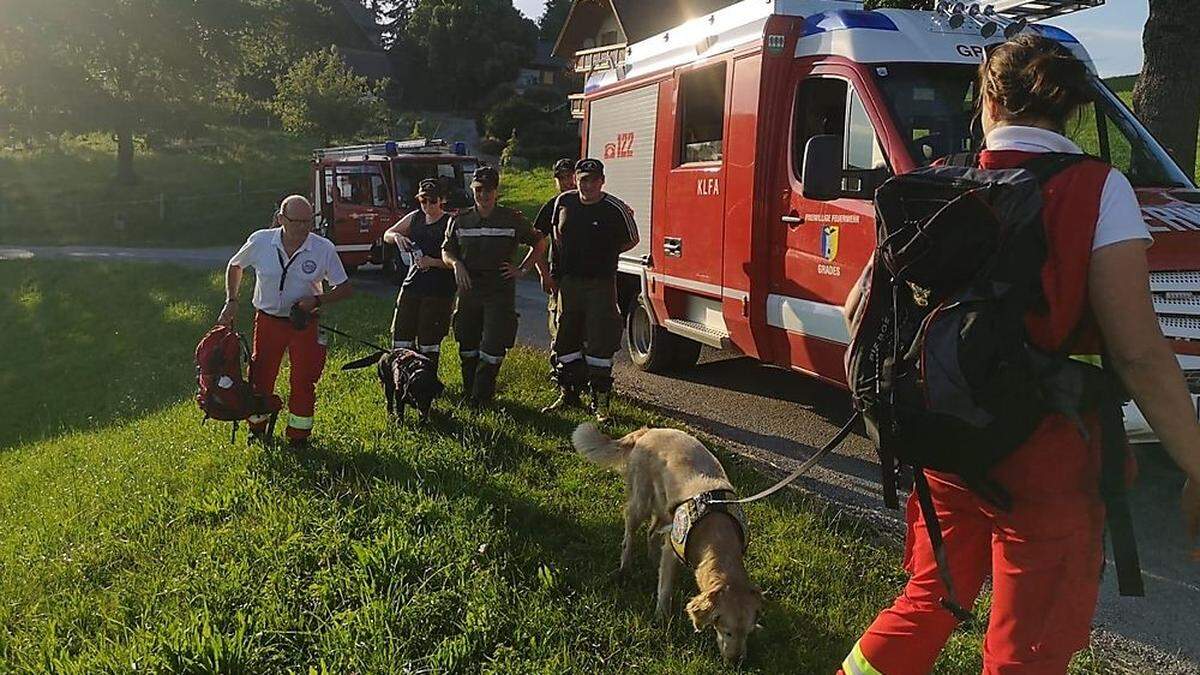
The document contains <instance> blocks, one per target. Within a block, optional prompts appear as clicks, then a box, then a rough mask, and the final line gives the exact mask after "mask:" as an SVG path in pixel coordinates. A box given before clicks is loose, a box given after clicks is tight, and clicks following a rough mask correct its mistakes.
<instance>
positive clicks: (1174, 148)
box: [1133, 0, 1200, 175]
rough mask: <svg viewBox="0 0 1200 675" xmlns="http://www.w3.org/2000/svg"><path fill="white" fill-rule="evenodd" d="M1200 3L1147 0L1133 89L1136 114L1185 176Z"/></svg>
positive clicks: (1192, 161) (1191, 148)
mask: <svg viewBox="0 0 1200 675" xmlns="http://www.w3.org/2000/svg"><path fill="white" fill-rule="evenodd" d="M1198 22H1200V2H1198V1H1197V0H1150V18H1149V20H1147V21H1146V29H1145V32H1143V33H1142V46H1143V49H1144V50H1145V55H1146V62H1145V65H1144V66H1142V74H1141V76H1140V77H1138V80H1137V85H1135V86H1134V89H1133V107H1134V110H1135V111H1136V112H1137V114H1138V117H1140V118H1141V119H1142V121H1143V122H1145V123H1146V126H1147V127H1148V128H1149V129H1150V131H1151V133H1153V134H1154V135H1155V136H1156V137H1157V138H1158V139H1159V140H1160V141H1162V143H1163V144H1164V145H1166V146H1167V149H1168V150H1169V151H1170V152H1171V154H1172V155H1173V156H1174V157H1175V161H1177V162H1179V166H1180V167H1182V168H1183V170H1184V171H1185V172H1187V174H1188V175H1193V174H1194V173H1195V170H1196V136H1197V133H1198V132H1200V69H1197V64H1198V63H1200V40H1198V39H1196V26H1197V25H1200V23H1198Z"/></svg>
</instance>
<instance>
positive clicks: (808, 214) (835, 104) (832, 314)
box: [767, 72, 888, 381]
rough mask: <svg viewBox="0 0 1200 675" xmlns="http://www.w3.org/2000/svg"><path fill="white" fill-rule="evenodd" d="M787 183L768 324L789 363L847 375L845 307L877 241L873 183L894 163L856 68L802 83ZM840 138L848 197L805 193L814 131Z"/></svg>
mask: <svg viewBox="0 0 1200 675" xmlns="http://www.w3.org/2000/svg"><path fill="white" fill-rule="evenodd" d="M791 126H792V128H791V143H790V152H788V153H780V154H781V155H783V156H784V157H785V160H784V161H786V162H787V163H788V166H787V168H786V170H784V171H780V172H779V175H781V176H784V177H785V178H784V180H786V181H787V183H788V184H787V185H786V186H785V188H784V189H782V190H779V191H777V192H776V194H780V195H782V199H783V202H782V203H781V204H780V205H779V208H778V211H779V213H780V216H779V221H780V222H778V223H772V224H771V228H772V229H771V231H772V235H771V238H770V239H771V260H770V266H771V272H770V278H771V283H770V293H769V295H768V296H767V324H768V325H769V326H772V327H773V328H775V329H777V330H776V332H775V334H774V335H775V347H776V349H775V353H776V354H779V355H785V354H786V355H788V362H787V363H786V364H783V365H788V366H790V367H793V368H797V369H800V370H804V371H807V372H810V373H814V374H816V375H818V376H820V377H822V378H825V379H828V380H834V381H842V380H843V379H844V377H845V375H844V369H843V366H842V353H843V351H844V348H845V345H846V344H847V343H848V342H849V335H848V334H847V331H846V325H845V322H844V319H843V317H842V312H841V307H842V305H843V304H844V303H845V300H846V296H847V295H848V294H849V291H850V288H851V287H852V286H853V284H854V283H855V281H856V280H857V279H858V276H859V274H860V272H861V271H862V269H863V267H864V265H865V264H866V261H867V260H868V259H869V257H870V255H871V252H872V251H873V250H874V247H875V221H874V206H873V204H872V202H871V196H872V195H873V193H874V188H875V187H876V186H878V184H879V182H880V181H881V179H882V178H883V177H884V176H886V175H887V172H888V168H887V167H888V164H887V160H886V158H885V156H884V153H883V151H882V149H881V146H880V143H879V142H878V139H877V137H876V133H875V126H874V124H873V122H872V120H871V117H870V115H869V114H868V112H867V107H866V106H865V105H864V103H863V98H862V96H861V95H860V94H859V93H858V91H857V90H856V89H855V86H854V83H853V82H852V80H851V78H850V73H840V72H828V73H817V74H814V75H810V76H809V77H808V78H806V79H804V80H802V81H801V82H800V84H799V86H798V87H797V90H796V97H795V101H794V104H793V112H792V124H791ZM822 134H832V135H836V136H838V137H840V138H841V140H842V157H843V163H842V170H843V177H842V198H840V199H836V200H833V201H829V202H822V201H816V200H810V199H806V198H805V197H804V195H803V185H802V184H801V171H802V168H803V163H804V148H805V146H806V144H807V143H808V140H809V139H811V138H812V137H813V136H817V135H822Z"/></svg>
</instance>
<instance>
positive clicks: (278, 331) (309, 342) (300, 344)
mask: <svg viewBox="0 0 1200 675" xmlns="http://www.w3.org/2000/svg"><path fill="white" fill-rule="evenodd" d="M317 331H318V326H317V322H316V321H315V320H313V321H309V322H308V327H307V328H305V329H304V330H299V331H298V330H296V329H295V328H293V327H292V323H291V321H289V320H288V319H283V318H279V317H276V316H271V315H270V314H267V313H265V312H261V311H260V312H256V313H255V314H254V347H253V354H251V356H250V384H251V385H252V386H253V387H254V391H255V393H258V394H270V393H273V392H274V391H275V380H276V378H278V377H279V366H280V364H282V363H283V355H284V353H285V352H286V353H287V355H288V360H289V361H290V362H291V366H292V371H291V379H290V381H291V393H290V394H289V395H288V404H287V407H288V413H289V414H290V417H289V418H288V426H287V437H288V439H291V440H301V439H305V438H308V437H309V435H310V434H312V428H313V412H314V408H315V407H316V403H317V380H320V379H321V372H322V371H323V370H324V369H325V352H326V349H325V347H324V346H323V345H321V344H320V343H319V342H318V340H317V336H318V332H317ZM266 426H267V422H266V421H261V422H258V423H255V422H251V424H250V429H251V431H255V432H262V431H265V430H266Z"/></svg>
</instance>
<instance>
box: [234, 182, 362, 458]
mask: <svg viewBox="0 0 1200 675" xmlns="http://www.w3.org/2000/svg"><path fill="white" fill-rule="evenodd" d="M274 225H275V227H272V228H270V229H266V230H259V231H257V232H255V233H253V234H251V235H250V238H249V239H247V240H246V243H245V244H243V245H242V248H241V249H240V250H239V251H238V252H237V253H235V254H234V256H233V258H231V259H230V260H229V265H228V267H227V268H226V270H225V306H224V308H222V310H221V316H220V318H218V319H217V322H218V323H220V324H223V325H226V326H233V325H234V323H235V322H236V319H237V309H238V294H239V288H240V286H241V283H242V274H243V271H244V270H245V268H247V267H253V268H254V273H255V283H254V309H255V312H254V343H253V348H252V350H251V352H252V353H251V356H250V384H251V386H253V387H254V391H255V392H256V393H259V394H270V393H272V392H273V391H274V389H275V380H276V378H277V377H279V367H280V364H281V363H282V362H283V356H284V354H285V353H286V354H287V356H288V359H289V361H290V362H291V392H290V394H289V396H288V404H287V407H288V412H289V413H290V417H289V418H288V426H287V438H288V441H289V442H290V443H291V444H292V445H293V446H302V445H305V444H306V443H307V442H308V438H309V435H311V434H312V428H313V412H314V409H315V406H316V400H317V381H318V380H320V379H321V371H322V370H324V368H325V353H326V347H325V344H324V338H323V337H322V336H321V335H320V333H319V327H318V324H317V318H316V317H317V315H318V314H319V313H320V311H321V310H322V308H323V307H325V306H326V305H330V304H333V303H335V302H339V301H341V300H344V299H345V298H346V297H347V296H349V295H350V292H351V287H350V284H349V279H348V277H347V276H346V270H345V269H344V268H343V267H342V262H341V260H340V259H338V255H337V251H336V250H335V249H334V246H333V243H332V242H330V241H329V240H328V239H325V238H324V237H321V236H319V235H317V234H315V233H313V232H312V226H313V209H312V205H311V204H309V202H308V200H307V199H305V198H304V197H301V196H299V195H293V196H291V197H288V198H286V199H284V200H283V202H282V203H281V204H280V205H279V210H278V211H277V212H276V213H275V220H274ZM326 286H328V289H326ZM267 422H268V419H267V417H266V416H262V417H261V418H254V417H252V418H250V432H251V433H252V434H253V435H254V436H255V437H257V438H259V439H262V436H263V434H264V433H265V432H266V429H267Z"/></svg>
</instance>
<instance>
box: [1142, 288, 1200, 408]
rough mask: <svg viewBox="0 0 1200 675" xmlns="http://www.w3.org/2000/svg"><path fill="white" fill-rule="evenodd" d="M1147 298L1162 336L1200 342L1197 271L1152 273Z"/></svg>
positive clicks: (1199, 300) (1199, 299) (1199, 291)
mask: <svg viewBox="0 0 1200 675" xmlns="http://www.w3.org/2000/svg"><path fill="white" fill-rule="evenodd" d="M1150 295H1151V297H1152V298H1153V299H1154V311H1155V313H1156V314H1158V325H1159V326H1160V327H1161V328H1162V332H1163V335H1166V336H1167V337H1168V338H1171V339H1174V340H1200V271H1192V270H1189V271H1182V272H1151V273H1150ZM1189 386H1192V385H1191V382H1190V380H1189Z"/></svg>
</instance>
